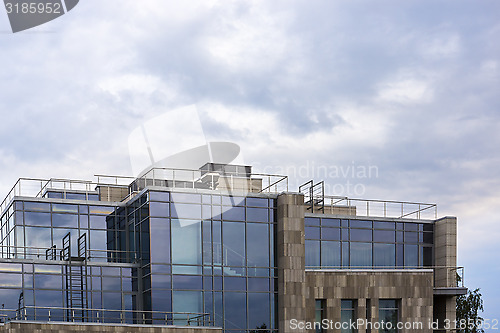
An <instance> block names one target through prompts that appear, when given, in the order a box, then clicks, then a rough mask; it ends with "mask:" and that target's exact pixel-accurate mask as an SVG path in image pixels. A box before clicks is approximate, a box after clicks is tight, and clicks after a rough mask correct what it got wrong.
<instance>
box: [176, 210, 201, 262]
mask: <svg viewBox="0 0 500 333" xmlns="http://www.w3.org/2000/svg"><path fill="white" fill-rule="evenodd" d="M172 262H173V263H174V264H190V265H201V263H202V246H201V222H200V221H196V220H174V219H172Z"/></svg>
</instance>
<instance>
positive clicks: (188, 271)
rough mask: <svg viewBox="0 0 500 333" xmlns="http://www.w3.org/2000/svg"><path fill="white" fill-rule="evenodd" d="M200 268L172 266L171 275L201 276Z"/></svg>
mask: <svg viewBox="0 0 500 333" xmlns="http://www.w3.org/2000/svg"><path fill="white" fill-rule="evenodd" d="M201 268H202V267H201V266H181V265H173V266H172V273H173V274H193V275H199V274H201V273H202V272H201Z"/></svg>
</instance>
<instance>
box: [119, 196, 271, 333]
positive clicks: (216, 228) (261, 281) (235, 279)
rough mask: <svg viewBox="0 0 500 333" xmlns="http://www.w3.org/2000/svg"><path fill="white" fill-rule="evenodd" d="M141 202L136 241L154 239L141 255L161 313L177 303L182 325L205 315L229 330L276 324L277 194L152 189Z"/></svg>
mask: <svg viewBox="0 0 500 333" xmlns="http://www.w3.org/2000/svg"><path fill="white" fill-rule="evenodd" d="M137 202H138V204H137V205H138V207H136V208H135V212H136V213H134V214H129V230H134V233H135V235H134V236H132V235H130V236H129V239H131V240H134V242H135V245H134V246H135V248H136V249H141V250H144V249H145V248H144V246H143V244H141V242H142V243H144V242H145V239H148V240H149V244H148V246H149V249H146V251H148V252H149V253H150V256H149V257H147V256H145V254H144V253H141V254H139V256H140V257H141V258H142V265H143V268H142V270H143V273H144V277H143V282H144V281H145V282H144V299H145V301H147V302H150V304H151V309H152V310H153V311H154V310H165V309H171V311H172V312H173V313H174V314H173V316H172V318H171V320H172V323H174V324H187V323H188V318H187V315H185V314H184V315H183V314H179V313H181V312H183V313H190V314H191V316H190V318H189V320H197V319H193V318H195V315H196V314H201V313H204V314H207V315H206V316H203V317H200V318H203V319H205V320H207V319H208V318H210V320H211V321H213V323H214V324H215V325H216V326H222V327H223V328H224V330H225V331H226V332H231V331H234V332H236V331H239V332H241V331H246V330H255V329H256V328H263V329H267V330H274V329H275V327H276V325H275V303H276V298H277V296H276V284H277V283H276V269H275V253H274V238H275V199H273V198H267V197H246V198H245V197H230V196H224V195H218V194H217V195H215V194H193V193H181V192H172V193H169V192H159V191H158V192H155V191H151V192H149V193H146V194H144V199H142V198H141V199H140V200H138V201H137ZM146 206H147V207H148V209H149V217H148V218H146V219H145V220H141V219H140V218H139V220H138V219H137V218H136V216H137V211H139V210H140V209H141V207H146ZM132 224H133V225H134V227H133V228H132V227H130V225H132ZM146 225H147V227H146ZM137 234H140V236H137ZM146 234H147V236H146ZM203 319H199V320H203Z"/></svg>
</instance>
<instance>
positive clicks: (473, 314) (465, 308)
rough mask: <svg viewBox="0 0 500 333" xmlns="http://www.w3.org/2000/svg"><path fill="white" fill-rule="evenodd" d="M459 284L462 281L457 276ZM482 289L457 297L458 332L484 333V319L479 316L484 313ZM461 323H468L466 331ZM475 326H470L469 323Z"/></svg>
mask: <svg viewBox="0 0 500 333" xmlns="http://www.w3.org/2000/svg"><path fill="white" fill-rule="evenodd" d="M457 280H458V282H460V281H461V278H460V276H458V274H457ZM482 296H483V295H482V294H481V289H480V288H477V289H475V290H473V291H470V290H469V291H468V292H467V294H465V295H460V296H458V297H457V328H458V329H457V332H459V333H484V329H483V328H482V323H483V320H484V319H483V317H481V316H479V311H481V312H483V311H484V308H483V299H482ZM460 321H462V322H465V323H467V327H466V328H465V329H460V328H459V327H460ZM471 322H472V323H474V325H469V323H471Z"/></svg>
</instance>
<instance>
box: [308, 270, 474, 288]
mask: <svg viewBox="0 0 500 333" xmlns="http://www.w3.org/2000/svg"><path fill="white" fill-rule="evenodd" d="M305 269H306V271H308V270H314V271H323V270H329V269H335V270H345V271H348V270H357V269H361V270H373V271H382V270H390V271H394V270H406V269H408V270H410V269H414V270H430V269H432V270H436V269H446V270H448V271H450V272H456V275H455V276H458V277H456V278H455V280H456V283H455V286H456V287H462V288H463V287H464V274H465V268H464V267H463V266H306V267H305Z"/></svg>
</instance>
